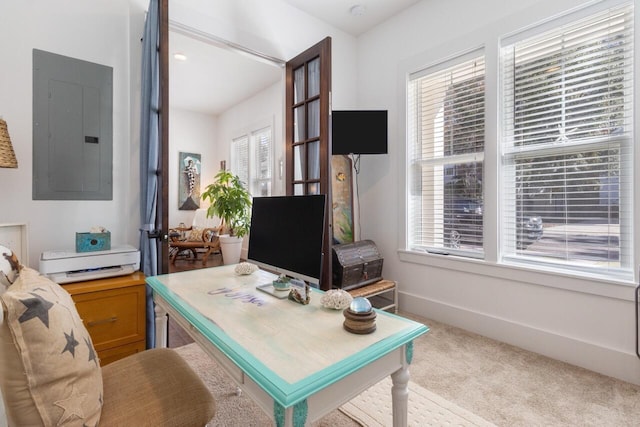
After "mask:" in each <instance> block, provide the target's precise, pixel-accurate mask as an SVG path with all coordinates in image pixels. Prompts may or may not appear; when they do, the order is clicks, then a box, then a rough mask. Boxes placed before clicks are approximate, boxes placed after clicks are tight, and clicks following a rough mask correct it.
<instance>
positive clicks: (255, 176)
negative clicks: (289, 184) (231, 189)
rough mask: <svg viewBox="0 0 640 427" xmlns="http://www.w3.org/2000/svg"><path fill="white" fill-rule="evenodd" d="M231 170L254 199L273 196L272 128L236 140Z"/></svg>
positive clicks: (259, 130) (256, 131) (262, 129)
mask: <svg viewBox="0 0 640 427" xmlns="http://www.w3.org/2000/svg"><path fill="white" fill-rule="evenodd" d="M231 147H232V150H231V152H232V155H231V170H232V171H233V173H234V174H236V175H238V177H239V178H240V181H242V182H243V183H244V184H245V185H246V186H247V189H248V190H249V193H251V195H252V196H254V197H261V196H271V189H272V181H273V144H272V137H271V127H270V126H268V127H264V128H261V129H258V130H255V131H253V132H251V133H249V134H248V135H242V136H240V137H237V138H234V139H233V141H232V144H231Z"/></svg>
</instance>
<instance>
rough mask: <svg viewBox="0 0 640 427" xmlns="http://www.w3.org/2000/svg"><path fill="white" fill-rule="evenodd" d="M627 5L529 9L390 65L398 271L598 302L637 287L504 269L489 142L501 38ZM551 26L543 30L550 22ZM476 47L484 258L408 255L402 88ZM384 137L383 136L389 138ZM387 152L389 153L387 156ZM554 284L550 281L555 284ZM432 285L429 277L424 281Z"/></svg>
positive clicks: (638, 97)
mask: <svg viewBox="0 0 640 427" xmlns="http://www.w3.org/2000/svg"><path fill="white" fill-rule="evenodd" d="M629 3H630V2H629V1H628V0H604V1H602V2H598V3H590V4H588V5H580V6H578V7H575V8H573V9H571V10H566V9H562V6H561V5H558V6H554V7H550V8H546V9H535V10H533V11H531V12H533V13H519V14H516V15H513V16H511V17H510V18H509V19H502V20H500V21H497V22H496V23H494V24H493V25H491V26H485V27H479V28H478V29H475V30H473V31H471V32H470V33H468V34H465V35H462V36H460V37H450V38H448V39H447V40H446V43H445V42H443V41H432V42H427V43H426V44H425V48H424V49H423V50H422V51H418V53H415V54H414V55H412V56H408V57H406V58H405V59H402V60H400V61H399V63H398V67H397V69H398V72H397V80H396V91H397V94H398V95H397V105H398V108H397V111H398V115H397V123H398V126H397V134H396V135H397V139H398V141H399V142H400V143H399V144H398V145H397V159H396V160H397V162H398V170H399V175H400V180H399V181H398V190H399V191H398V202H399V204H398V206H399V207H398V209H399V212H398V213H399V215H398V223H397V227H398V234H397V239H398V240H397V245H398V250H397V251H396V252H397V255H398V258H399V261H400V262H401V263H403V264H406V268H412V267H411V264H417V265H423V266H427V267H434V268H435V269H434V270H433V271H434V272H437V271H441V272H442V274H457V273H459V272H466V273H470V274H476V275H481V276H486V277H492V278H496V279H502V280H510V281H513V282H514V284H515V283H518V284H520V285H535V286H543V287H551V288H557V289H562V290H567V291H572V292H580V293H587V294H593V295H598V296H604V297H609V298H615V299H622V300H632V299H633V298H631V299H630V297H629V295H631V294H630V293H629V288H630V287H635V286H636V285H637V280H638V277H639V276H640V274H636V273H638V272H637V271H635V272H634V274H630V275H628V276H623V277H617V276H616V277H614V276H611V275H610V274H604V275H602V274H594V273H593V272H582V271H567V270H566V269H563V268H557V267H554V266H548V267H540V266H531V265H527V264H526V263H517V264H514V263H510V262H509V261H508V260H503V259H502V257H501V254H500V253H499V250H500V244H499V242H500V238H501V235H500V230H499V223H498V217H499V215H500V210H499V209H500V203H499V202H498V199H499V196H498V194H499V192H500V183H499V177H498V175H499V172H498V164H499V163H500V152H499V151H500V150H499V149H498V147H497V144H494V143H493V142H492V141H497V140H498V138H499V130H500V129H501V127H500V126H501V118H500V114H499V102H498V101H499V99H500V97H501V91H500V86H501V82H500V78H499V73H498V67H499V46H500V43H502V42H503V41H504V40H508V39H509V38H510V37H513V36H514V35H517V36H518V37H525V36H526V35H527V33H528V32H529V33H530V32H531V31H532V29H536V30H537V29H539V28H543V27H547V28H551V27H550V25H551V24H553V26H555V25H557V24H558V23H563V22H572V21H574V20H576V19H580V18H581V17H585V16H588V15H590V14H592V13H594V12H597V11H602V10H604V9H607V8H611V7H615V6H618V5H623V4H629ZM639 16H640V15H638V13H637V11H636V13H635V22H636V23H637V22H638V21H639ZM550 23H551V24H550ZM637 34H638V31H637V25H636V36H635V37H634V43H635V46H634V49H633V52H634V56H635V58H636V59H635V63H634V70H635V73H634V78H635V82H634V94H633V100H634V104H635V105H636V106H639V105H640V90H637V88H638V75H639V73H638V70H640V66H639V65H638V64H640V62H639V61H638V58H640V43H638V40H639V36H638V35H637ZM478 48H484V49H485V56H486V74H487V78H486V93H487V100H486V113H485V120H486V122H487V126H486V128H485V136H486V141H487V145H486V146H485V170H484V174H485V183H484V184H485V206H484V208H485V209H484V215H485V218H484V242H485V258H484V260H479V259H474V258H463V257H457V256H443V255H442V254H440V253H428V252H425V251H415V250H411V249H410V248H409V241H408V224H409V217H408V215H409V211H408V207H407V196H408V194H409V191H410V188H411V182H410V180H409V173H408V160H407V156H408V153H407V146H406V141H407V137H408V135H407V132H408V131H407V120H408V118H407V111H406V108H407V107H406V104H407V92H406V85H407V81H408V78H409V75H411V74H412V73H415V72H418V71H419V70H421V69H424V68H427V67H428V66H429V65H431V64H437V63H440V62H443V61H444V60H445V59H446V58H452V57H455V56H459V55H460V54H462V53H465V52H469V51H473V50H475V49H478ZM393 117H394V116H393V115H390V126H393ZM633 118H634V123H640V110H639V109H636V110H635V111H634V113H633ZM390 136H391V134H390ZM390 154H392V153H391V152H390ZM631 161H632V162H634V165H635V164H637V163H638V150H637V149H636V150H635V151H634V153H633V157H632V159H631ZM634 173H635V175H636V176H635V177H634V180H633V189H632V196H633V200H634V201H633V203H634V208H635V209H636V210H635V214H636V215H637V214H638V213H639V211H638V209H640V171H638V172H634ZM631 234H632V236H633V237H632V241H633V245H634V253H633V261H632V262H633V264H634V265H638V264H639V263H640V255H639V253H640V251H638V250H637V248H640V232H639V231H638V229H637V227H636V229H635V230H633V231H632V233H631ZM559 277H560V278H561V279H560V280H558V278H559ZM432 279H433V280H437V276H435V277H433V278H432Z"/></svg>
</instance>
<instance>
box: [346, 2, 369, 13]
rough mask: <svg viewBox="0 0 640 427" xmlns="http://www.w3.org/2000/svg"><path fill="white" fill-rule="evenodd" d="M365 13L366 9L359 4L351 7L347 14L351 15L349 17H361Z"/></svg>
mask: <svg viewBox="0 0 640 427" xmlns="http://www.w3.org/2000/svg"><path fill="white" fill-rule="evenodd" d="M366 12H367V8H366V7H365V6H363V5H361V4H356V5H353V6H351V9H349V13H350V14H351V16H362V15H364V14H365V13H366Z"/></svg>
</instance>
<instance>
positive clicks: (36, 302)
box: [0, 268, 102, 426]
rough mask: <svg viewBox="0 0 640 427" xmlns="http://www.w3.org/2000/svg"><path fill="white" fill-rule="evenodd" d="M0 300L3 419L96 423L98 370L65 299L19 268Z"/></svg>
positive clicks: (72, 307) (21, 422)
mask: <svg viewBox="0 0 640 427" xmlns="http://www.w3.org/2000/svg"><path fill="white" fill-rule="evenodd" d="M0 299H1V300H2V304H3V310H4V312H5V314H4V316H5V318H4V322H3V324H2V325H0V328H4V329H5V330H4V331H0V339H2V341H3V342H2V345H1V346H0V347H2V351H1V352H0V364H1V365H2V366H0V377H1V379H0V381H2V388H3V389H2V392H3V394H4V395H5V397H6V400H7V401H8V402H7V408H6V409H7V414H8V416H9V418H10V419H12V420H13V422H14V423H15V424H16V425H34V420H35V419H37V418H39V419H40V422H39V424H42V425H46V426H96V425H98V422H99V420H100V413H101V410H102V372H101V369H100V363H99V360H98V357H97V354H96V352H95V349H94V347H93V343H92V342H91V337H90V336H89V333H88V332H87V329H86V328H85V327H84V325H83V323H82V320H81V319H80V317H79V315H78V312H77V310H76V308H75V304H74V302H73V300H72V299H71V296H70V295H69V294H68V293H67V292H66V291H65V290H64V289H63V288H62V287H60V286H59V285H58V284H56V283H54V282H52V281H51V280H49V279H47V278H46V277H44V276H41V275H40V274H39V273H38V272H37V271H35V270H32V269H29V268H24V269H23V270H22V271H21V274H20V276H19V277H18V279H17V280H16V281H15V283H14V284H13V285H11V286H10V287H9V289H8V290H7V292H6V293H4V294H3V295H2V296H0ZM6 329H8V332H9V333H7V330H6ZM9 338H11V339H12V341H13V346H14V348H15V352H14V354H11V352H10V351H8V350H11V349H10V348H9V347H10V345H8V344H9V343H7V340H8V339H9ZM16 365H17V366H16ZM33 407H35V412H34V411H33ZM28 409H30V411H29V410H28Z"/></svg>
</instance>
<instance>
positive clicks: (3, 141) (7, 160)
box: [0, 119, 18, 168]
mask: <svg viewBox="0 0 640 427" xmlns="http://www.w3.org/2000/svg"><path fill="white" fill-rule="evenodd" d="M17 167H18V160H17V159H16V154H15V153H14V152H13V146H12V145H11V138H10V137H9V130H8V129H7V122H5V121H4V120H3V119H0V168H17Z"/></svg>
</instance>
